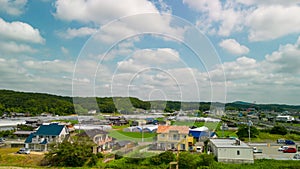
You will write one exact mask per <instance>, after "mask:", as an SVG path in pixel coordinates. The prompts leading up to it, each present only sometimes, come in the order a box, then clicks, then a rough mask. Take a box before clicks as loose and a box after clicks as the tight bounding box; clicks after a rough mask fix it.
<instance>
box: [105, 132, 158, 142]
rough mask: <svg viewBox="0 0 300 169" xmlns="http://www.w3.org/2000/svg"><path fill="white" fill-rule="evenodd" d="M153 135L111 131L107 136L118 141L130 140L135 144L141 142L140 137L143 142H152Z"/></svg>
mask: <svg viewBox="0 0 300 169" xmlns="http://www.w3.org/2000/svg"><path fill="white" fill-rule="evenodd" d="M155 135H156V134H155V133H145V132H144V133H141V132H124V131H121V130H112V131H110V132H109V136H111V137H114V138H116V139H118V140H131V141H137V142H138V141H139V142H140V141H142V137H143V138H144V141H145V142H152V141H153V138H154V137H155Z"/></svg>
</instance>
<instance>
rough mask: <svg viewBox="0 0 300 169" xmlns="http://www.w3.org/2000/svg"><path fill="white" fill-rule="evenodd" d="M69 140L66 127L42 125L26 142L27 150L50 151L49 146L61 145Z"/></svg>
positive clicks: (52, 124) (56, 124)
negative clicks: (52, 144)
mask: <svg viewBox="0 0 300 169" xmlns="http://www.w3.org/2000/svg"><path fill="white" fill-rule="evenodd" d="M67 138H69V130H68V128H67V127H66V126H65V125H61V124H58V123H50V124H43V125H41V126H40V127H39V128H38V130H37V131H36V132H34V133H31V134H30V135H29V136H28V137H27V138H26V140H25V148H29V149H31V150H34V151H48V148H49V144H50V143H53V142H57V143H61V142H62V141H64V140H65V139H67Z"/></svg>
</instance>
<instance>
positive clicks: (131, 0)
mask: <svg viewBox="0 0 300 169" xmlns="http://www.w3.org/2000/svg"><path fill="white" fill-rule="evenodd" d="M299 16H300V1H299V0H290V1H285V0H276V1H275V0H265V1H260V0H166V1H163V0H152V1H147V0H122V1H121V0H111V1H106V0H57V1H54V0H53V1H51V0H41V1H27V0H1V1H0V88H1V89H12V90H17V91H31V92H42V93H51V94H58V95H67V96H72V95H76V96H135V97H139V98H141V99H144V100H157V99H159V100H163V99H168V100H182V101H221V102H232V101H237V100H242V101H248V102H254V101H255V102H256V103H285V104H300V102H299V99H298V96H299V95H300V85H299V84H300V77H299V73H300V66H299V64H300V18H299Z"/></svg>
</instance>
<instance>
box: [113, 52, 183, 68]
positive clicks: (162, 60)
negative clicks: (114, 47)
mask: <svg viewBox="0 0 300 169" xmlns="http://www.w3.org/2000/svg"><path fill="white" fill-rule="evenodd" d="M179 61H180V56H179V53H178V52H177V51H176V50H174V49H171V48H158V49H141V50H136V51H135V52H134V53H133V55H132V56H131V57H130V58H128V59H126V60H123V61H120V62H118V63H117V65H118V68H117V69H118V71H121V72H138V71H142V70H144V69H145V68H148V67H159V68H161V69H165V68H167V67H168V65H169V64H174V63H178V62H179Z"/></svg>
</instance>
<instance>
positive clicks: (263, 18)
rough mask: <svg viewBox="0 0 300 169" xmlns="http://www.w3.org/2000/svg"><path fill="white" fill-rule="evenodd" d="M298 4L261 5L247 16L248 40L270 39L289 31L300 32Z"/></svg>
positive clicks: (299, 7)
mask: <svg viewBox="0 0 300 169" xmlns="http://www.w3.org/2000/svg"><path fill="white" fill-rule="evenodd" d="M299 11H300V6H297V5H294V6H287V7H285V6H279V5H277V6H263V7H259V8H257V9H256V10H254V11H253V12H252V13H251V14H250V15H249V16H248V18H247V25H248V26H249V27H250V32H249V33H250V34H249V40H251V41H263V40H272V39H276V38H279V37H282V36H284V35H288V34H291V33H300V29H299V28H300V18H299V17H298V16H299V14H300V12H299Z"/></svg>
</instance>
